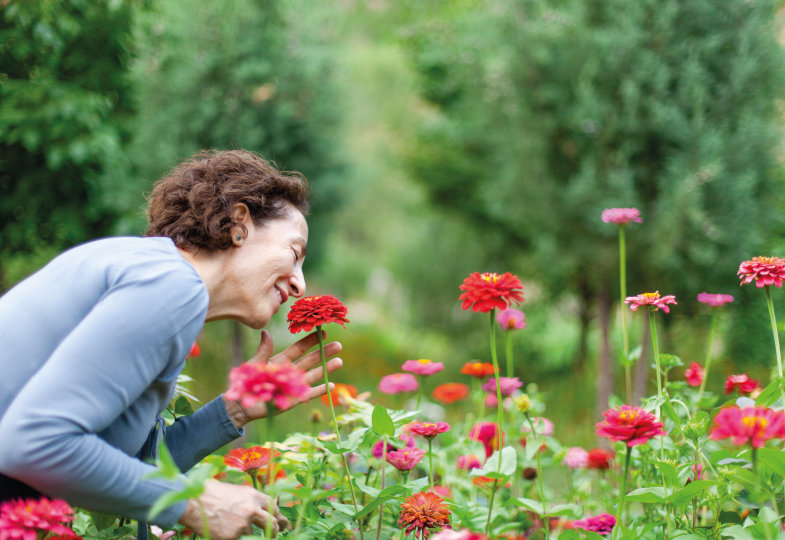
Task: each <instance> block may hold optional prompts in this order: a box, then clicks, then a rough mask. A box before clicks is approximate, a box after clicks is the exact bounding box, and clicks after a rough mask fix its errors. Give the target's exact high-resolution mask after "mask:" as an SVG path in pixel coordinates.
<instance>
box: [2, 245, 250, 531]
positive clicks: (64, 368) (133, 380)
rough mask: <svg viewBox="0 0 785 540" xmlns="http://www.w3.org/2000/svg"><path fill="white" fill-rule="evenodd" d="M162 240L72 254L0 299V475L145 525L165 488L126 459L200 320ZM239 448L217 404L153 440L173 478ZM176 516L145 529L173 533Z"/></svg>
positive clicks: (193, 288)
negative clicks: (159, 443)
mask: <svg viewBox="0 0 785 540" xmlns="http://www.w3.org/2000/svg"><path fill="white" fill-rule="evenodd" d="M207 303H208V295H207V290H206V288H205V285H204V282H203V281H202V280H201V278H200V277H199V275H198V274H197V273H196V271H195V270H194V268H193V266H191V265H190V264H189V263H188V262H186V261H185V260H184V259H183V258H182V256H181V255H180V253H179V251H178V250H177V248H176V247H175V245H174V243H173V242H172V241H171V240H170V239H169V238H109V239H103V240H97V241H94V242H90V243H87V244H83V245H81V246H77V247H75V248H73V249H71V250H69V251H66V252H65V253H63V254H61V255H60V256H58V257H57V258H55V259H54V260H53V261H52V262H50V263H49V264H48V265H47V266H46V267H44V268H43V269H41V270H40V271H38V272H37V273H35V274H33V275H32V276H30V277H29V278H27V279H26V280H24V281H23V282H21V283H19V284H18V285H17V286H15V287H14V288H12V289H11V290H10V291H8V292H7V293H6V294H5V295H4V296H2V297H0V374H1V375H0V472H2V473H3V474H5V475H7V476H10V477H13V478H16V479H17V480H19V481H21V482H24V483H26V484H28V485H30V486H31V487H33V488H35V489H37V490H39V491H41V492H42V493H44V494H46V495H48V496H50V497H56V498H62V499H65V500H66V501H68V502H69V503H71V504H74V505H77V506H84V507H86V508H90V509H93V510H97V511H102V512H108V513H113V514H120V515H124V516H127V517H130V518H134V519H138V520H144V519H146V518H147V513H148V511H149V509H150V507H151V506H152V505H153V503H154V502H155V501H156V500H157V499H158V498H159V497H160V496H161V495H162V494H163V493H165V492H166V491H169V490H171V489H173V488H174V487H176V486H175V485H172V484H170V483H168V482H166V481H163V480H143V479H142V478H143V477H144V476H145V475H146V474H148V473H150V472H152V471H153V470H154V467H152V466H151V465H149V464H146V463H143V462H142V461H140V460H139V459H137V458H135V457H133V456H135V455H137V454H138V453H139V451H140V450H141V448H142V446H143V444H144V443H145V441H146V440H147V438H148V436H149V434H150V431H151V429H153V428H154V427H155V423H156V417H157V415H158V414H159V413H160V412H161V411H162V410H163V409H164V408H165V407H166V405H167V404H168V403H169V400H170V399H171V396H172V394H173V392H174V386H175V383H176V381H177V375H178V374H179V373H180V371H181V370H182V369H183V366H184V364H185V357H186V355H187V353H188V351H189V350H190V348H191V345H192V344H193V343H194V341H195V340H196V337H197V336H198V334H199V332H200V330H201V328H202V326H203V324H204V319H205V315H206V313H207ZM239 435H241V432H240V431H238V430H237V428H235V426H234V425H233V424H232V422H231V421H230V420H229V417H228V415H227V413H226V409H225V407H224V406H223V402H222V400H221V399H220V398H217V399H216V400H214V401H212V402H211V403H208V404H207V405H205V406H204V407H202V408H201V409H199V410H198V411H197V412H196V413H194V414H193V415H191V416H189V417H186V418H182V419H180V420H178V421H177V422H175V424H174V425H172V426H170V427H169V428H167V429H166V433H165V438H166V442H167V445H168V446H169V448H170V450H171V452H172V454H173V456H174V458H175V461H176V462H177V464H178V466H180V469H181V470H186V469H188V468H190V467H191V466H193V464H195V463H197V462H198V461H199V460H200V459H202V458H203V457H204V456H206V455H207V454H209V453H211V452H213V451H214V450H216V449H218V448H220V447H221V446H223V445H224V444H226V443H227V442H229V441H231V440H232V439H234V438H236V437H238V436H239ZM184 509H185V503H182V502H181V503H179V504H176V505H173V506H172V507H170V508H168V509H167V510H165V511H164V512H163V513H162V514H160V515H159V516H158V517H157V518H156V519H155V520H154V521H155V522H156V523H158V524H159V525H162V526H169V525H171V524H173V523H175V522H176V521H177V520H178V519H179V517H180V516H181V515H182V513H183V511H184Z"/></svg>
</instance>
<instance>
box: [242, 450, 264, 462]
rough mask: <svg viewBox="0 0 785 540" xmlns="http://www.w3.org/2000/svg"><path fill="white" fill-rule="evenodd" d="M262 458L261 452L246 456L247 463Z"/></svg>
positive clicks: (249, 453) (250, 453)
mask: <svg viewBox="0 0 785 540" xmlns="http://www.w3.org/2000/svg"><path fill="white" fill-rule="evenodd" d="M260 457H262V454H260V453H259V452H248V453H247V454H245V461H254V460H256V459H259V458H260Z"/></svg>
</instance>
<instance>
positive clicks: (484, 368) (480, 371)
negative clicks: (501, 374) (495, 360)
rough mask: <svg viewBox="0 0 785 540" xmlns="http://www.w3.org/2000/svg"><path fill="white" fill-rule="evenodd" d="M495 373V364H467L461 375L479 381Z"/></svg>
mask: <svg viewBox="0 0 785 540" xmlns="http://www.w3.org/2000/svg"><path fill="white" fill-rule="evenodd" d="M495 371H496V370H494V369H493V364H491V363H489V362H466V363H465V364H464V365H463V367H462V368H461V373H463V374H464V375H471V376H472V377H476V378H478V379H484V378H485V377H487V376H489V375H493V374H494V372H495Z"/></svg>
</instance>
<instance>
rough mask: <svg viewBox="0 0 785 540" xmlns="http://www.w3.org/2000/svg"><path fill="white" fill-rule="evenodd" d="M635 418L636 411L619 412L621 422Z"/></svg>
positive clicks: (636, 416)
mask: <svg viewBox="0 0 785 540" xmlns="http://www.w3.org/2000/svg"><path fill="white" fill-rule="evenodd" d="M636 418H638V411H629V410H626V411H622V412H620V413H619V420H621V421H622V422H632V421H633V420H635V419H636Z"/></svg>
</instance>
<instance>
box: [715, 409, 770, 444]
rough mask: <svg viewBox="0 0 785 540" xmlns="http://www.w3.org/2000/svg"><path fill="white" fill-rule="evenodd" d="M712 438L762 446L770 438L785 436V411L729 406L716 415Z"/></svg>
mask: <svg viewBox="0 0 785 540" xmlns="http://www.w3.org/2000/svg"><path fill="white" fill-rule="evenodd" d="M709 437H710V438H711V439H714V440H716V439H727V438H730V439H731V440H732V441H733V444H745V443H748V442H749V443H750V444H752V446H753V447H754V448H760V447H762V446H763V445H765V444H766V441H767V440H769V439H775V438H776V439H782V438H785V413H783V412H781V411H773V410H771V409H767V408H766V407H747V408H745V409H740V408H739V407H736V406H733V407H727V408H725V409H722V410H721V411H720V412H718V413H717V416H715V417H714V427H713V428H712V430H711V434H710V435H709Z"/></svg>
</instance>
